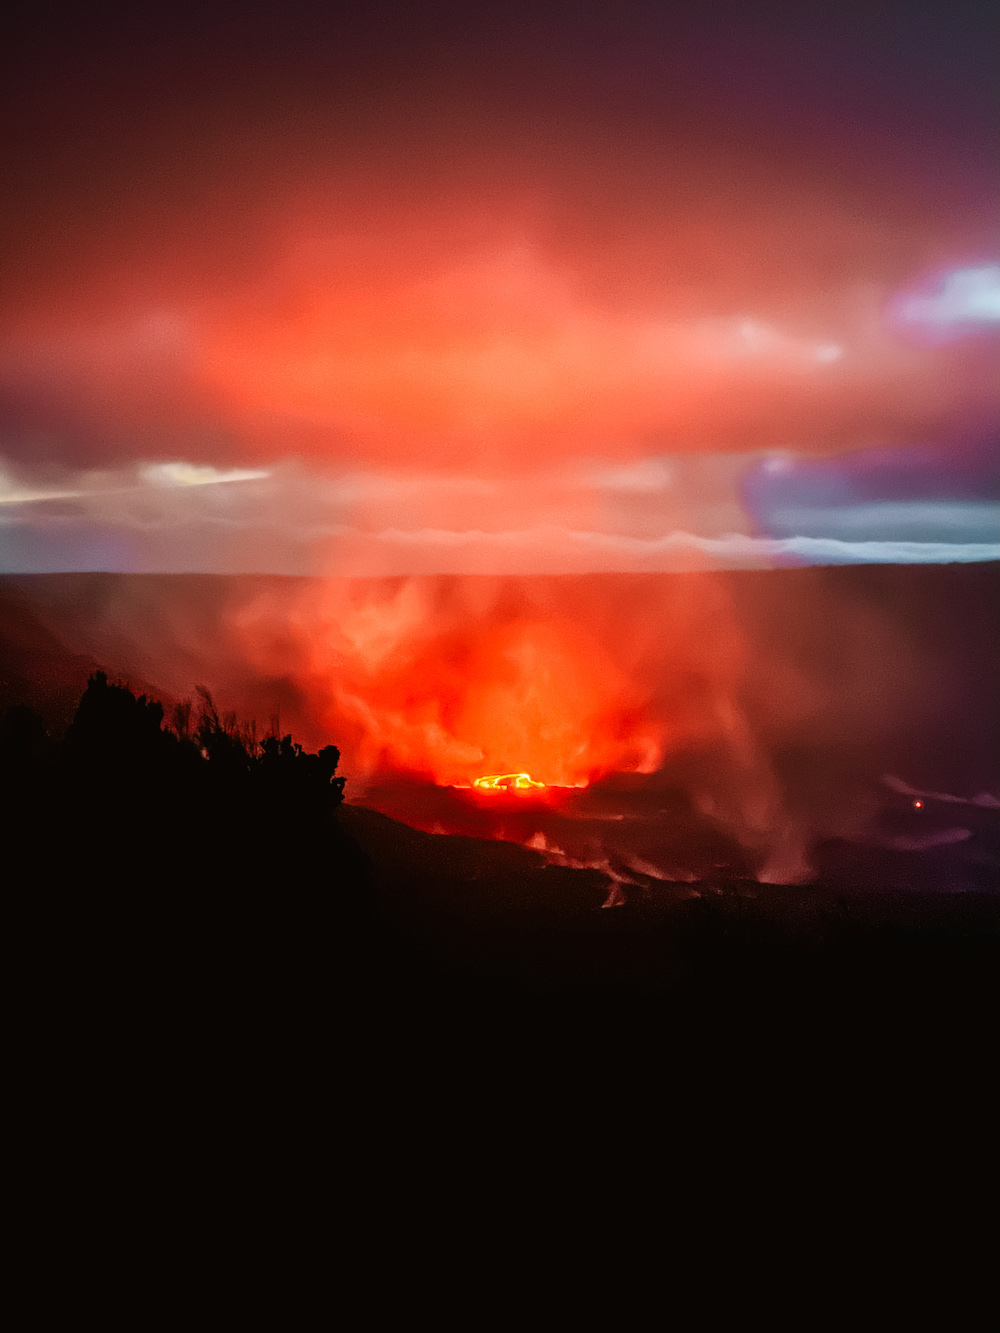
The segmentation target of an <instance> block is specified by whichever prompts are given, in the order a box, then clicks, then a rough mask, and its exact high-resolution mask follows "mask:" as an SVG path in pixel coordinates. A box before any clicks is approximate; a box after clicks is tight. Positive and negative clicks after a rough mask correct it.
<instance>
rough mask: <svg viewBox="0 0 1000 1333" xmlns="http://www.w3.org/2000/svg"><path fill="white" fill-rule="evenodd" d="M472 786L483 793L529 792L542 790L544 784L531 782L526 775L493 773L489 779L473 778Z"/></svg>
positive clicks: (529, 777)
mask: <svg viewBox="0 0 1000 1333" xmlns="http://www.w3.org/2000/svg"><path fill="white" fill-rule="evenodd" d="M472 785H473V786H474V787H479V788H481V789H482V790H483V791H530V790H531V788H532V787H539V788H542V789H544V787H545V783H544V782H533V781H532V779H531V776H530V774H528V773H494V774H492V775H491V776H490V777H484V778H473V780H472Z"/></svg>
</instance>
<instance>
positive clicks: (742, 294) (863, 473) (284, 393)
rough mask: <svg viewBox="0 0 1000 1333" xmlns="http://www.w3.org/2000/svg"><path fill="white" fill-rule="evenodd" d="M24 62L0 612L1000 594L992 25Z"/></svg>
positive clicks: (596, 19)
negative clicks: (405, 578)
mask: <svg viewBox="0 0 1000 1333" xmlns="http://www.w3.org/2000/svg"><path fill="white" fill-rule="evenodd" d="M5 28H6V30H5V32H4V35H3V41H2V42H0V47H2V48H3V56H2V62H3V69H2V70H0V87H2V94H0V96H2V101H3V107H4V115H3V150H2V151H3V181H4V191H3V208H2V216H0V227H2V243H3V252H4V257H5V263H4V264H3V267H2V292H0V572H33V571H38V572H44V571H55V570H111V571H125V572H128V571H132V572H143V571H162V572H175V571H176V572H187V571H191V572H199V571H202V572H226V573H253V572H262V573H268V572H271V573H338V574H383V573H385V574H397V573H441V572H444V573H447V572H490V573H496V572H512V573H537V572H555V573H558V572H587V571H592V570H593V571H602V570H609V571H610V570H623V571H627V570H669V569H674V568H678V567H684V568H687V567H692V566H700V565H706V564H707V565H710V566H713V565H714V566H722V567H729V566H733V565H736V566H742V565H750V566H758V567H768V566H771V565H774V564H781V563H788V562H801V561H806V562H812V563H844V562H852V561H859V560H861V561H901V562H905V561H928V560H929V561H941V560H970V559H997V558H1000V464H998V453H1000V451H998V423H1000V374H998V370H1000V364H998V363H1000V357H998V353H1000V226H998V223H1000V216H998V214H1000V208H998V202H1000V190H998V170H997V166H996V163H997V162H998V161H1000V143H998V138H1000V135H998V124H1000V119H998V114H997V113H998V106H997V96H996V51H997V38H998V35H1000V33H998V21H997V14H996V8H995V6H993V5H988V4H985V3H983V4H980V5H976V4H972V3H968V2H966V0H958V2H957V3H956V2H954V0H953V2H952V3H948V4H945V3H920V2H919V0H910V2H909V3H905V4H904V3H885V4H879V3H871V0H869V3H866V4H860V3H859V4H843V3H840V4H835V5H829V4H828V5H822V4H820V5H806V4H753V5H747V4H721V3H705V4H698V5H693V4H691V5H685V6H671V5H668V4H663V3H657V4H650V3H636V4H631V5H629V4H624V3H618V4H615V5H614V6H610V5H608V6H605V7H604V8H603V11H602V10H600V9H599V10H598V11H597V12H595V13H588V14H583V13H581V12H580V8H579V7H578V6H576V5H574V6H569V5H566V6H564V7H559V6H552V5H545V4H539V3H531V4H523V5H520V4H508V5H500V4H497V5H492V6H478V7H473V6H470V5H458V4H453V5H447V4H431V5H420V6H417V5H412V4H398V5H391V4H378V3H377V4H374V5H369V6H365V7H364V12H363V13H362V14H358V13H356V12H353V11H352V12H350V13H346V12H345V13H344V14H340V13H338V12H337V8H336V6H332V5H329V4H316V5H314V6H310V5H306V4H284V5H280V6H279V5H268V4H256V5H251V4H239V5H235V4H229V5H219V4H214V5H213V4H199V5H191V6H185V5H176V4H175V5H170V6H156V7H155V8H154V7H152V6H148V5H143V4H137V5H129V6H125V5H102V4H93V5H88V6H82V5H74V6H71V7H69V8H66V7H62V8H60V7H58V6H47V7H46V6H38V5H36V6H33V7H32V8H31V9H30V12H27V11H26V12H25V13H24V14H23V15H21V17H20V18H18V17H15V18H14V19H13V20H5Z"/></svg>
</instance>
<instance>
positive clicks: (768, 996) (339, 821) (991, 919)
mask: <svg viewBox="0 0 1000 1333" xmlns="http://www.w3.org/2000/svg"><path fill="white" fill-rule="evenodd" d="M175 721H176V723H177V727H178V729H175V730H170V729H167V728H166V727H165V726H164V724H163V714H162V709H161V707H160V705H159V704H158V703H157V702H156V701H155V700H150V699H147V698H145V697H138V698H137V697H136V696H135V695H134V694H133V693H132V692H131V691H130V690H128V689H126V688H125V687H123V686H119V685H116V684H114V683H113V682H109V681H108V680H107V678H106V677H104V676H101V675H98V676H95V677H94V678H92V679H91V681H90V684H89V686H88V688H87V690H86V692H85V693H84V695H83V698H82V700H81V701H80V704H79V706H78V708H77V710H76V713H75V716H74V718H73V721H72V723H71V725H70V727H69V729H68V731H67V733H66V735H65V737H64V738H62V739H60V738H57V737H52V736H50V735H46V732H45V728H44V727H43V725H42V723H41V720H40V719H39V717H38V716H37V715H36V714H34V713H32V712H31V711H30V710H28V709H26V708H14V709H11V710H8V712H7V713H6V714H5V716H4V719H3V723H2V728H0V769H2V782H3V798H2V799H3V807H2V808H3V812H4V816H5V826H6V837H7V841H8V845H9V846H13V845H16V846H18V847H19V848H20V850H21V851H22V853H23V858H24V859H23V860H22V861H21V863H20V864H21V866H22V868H21V869H20V870H17V871H15V872H13V873H8V877H7V883H6V889H5V898H6V903H7V907H8V913H9V919H10V921H11V925H12V935H11V938H12V939H13V941H14V956H15V959H16V965H15V969H14V975H15V982H16V985H15V993H16V1010H17V1014H18V1020H19V1028H20V1034H21V1041H22V1042H23V1044H24V1047H25V1053H26V1056H27V1058H28V1061H29V1065H30V1064H31V1063H32V1062H34V1067H35V1068H36V1071H42V1072H41V1073H40V1074H39V1076H42V1074H44V1078H50V1077H52V1076H53V1072H52V1071H53V1070H55V1071H57V1072H56V1075H55V1077H56V1078H57V1081H60V1082H61V1086H62V1087H63V1092H62V1094H60V1095H71V1096H72V1097H77V1096H79V1095H80V1094H81V1089H84V1090H85V1089H90V1090H91V1092H90V1093H87V1094H86V1095H88V1096H89V1095H91V1094H92V1093H93V1089H94V1088H98V1087H99V1088H102V1089H104V1090H105V1091H106V1090H107V1089H108V1088H113V1087H116V1086H118V1085H119V1084H123V1085H124V1086H125V1090H124V1091H123V1092H122V1094H121V1095H123V1096H124V1097H125V1098H126V1100H129V1099H131V1098H134V1097H135V1096H137V1095H139V1093H138V1091H137V1090H138V1089H145V1092H144V1093H143V1094H142V1095H144V1096H146V1095H148V1096H152V1095H154V1092H153V1090H154V1089H156V1088H159V1089H160V1092H159V1093H157V1094H156V1095H158V1096H162V1097H165V1098H166V1099H167V1101H168V1102H170V1103H171V1104H172V1103H173V1100H174V1099H177V1098H179V1099H180V1101H181V1102H182V1103H183V1102H185V1101H186V1099H188V1098H190V1097H191V1096H192V1095H194V1096H197V1097H215V1096H221V1097H224V1098H226V1097H230V1096H231V1095H232V1094H233V1090H234V1089H242V1092H241V1093H240V1095H241V1096H247V1097H252V1098H255V1099H259V1100H261V1101H262V1104H263V1103H269V1102H270V1101H271V1100H272V1099H274V1098H275V1097H278V1098H279V1099H280V1097H281V1096H284V1095H285V1094H286V1093H287V1091H288V1089H289V1088H293V1087H294V1088H298V1089H300V1091H301V1088H302V1086H303V1080H305V1082H306V1083H307V1084H308V1085H309V1086H310V1087H311V1088H312V1089H313V1091H315V1090H316V1089H318V1088H320V1087H322V1088H325V1089H328V1092H326V1093H324V1094H323V1095H324V1097H326V1096H332V1097H333V1099H334V1101H336V1102H338V1104H341V1103H344V1102H346V1103H349V1104H350V1106H352V1107H353V1108H354V1109H355V1110H357V1108H359V1107H363V1108H366V1109H365V1111H364V1115H365V1116H370V1117H373V1118H374V1121H375V1122H376V1123H382V1121H381V1119H380V1118H381V1117H385V1116H386V1115H389V1114H390V1113H392V1114H404V1115H409V1114H411V1111H412V1113H413V1114H417V1113H418V1110H419V1107H420V1106H422V1105H424V1104H425V1103H426V1101H427V1098H431V1099H432V1101H434V1103H435V1104H438V1100H439V1099H441V1098H443V1099H444V1100H445V1102H447V1103H449V1104H453V1105H455V1106H458V1107H460V1108H464V1109H462V1110H461V1111H460V1112H459V1111H456V1114H461V1115H462V1116H468V1115H472V1116H473V1118H474V1120H475V1122H476V1123H477V1124H480V1125H482V1124H485V1123H486V1122H488V1121H490V1120H492V1119H494V1118H495V1117H497V1116H500V1117H501V1118H502V1115H503V1114H508V1113H510V1108H511V1099H512V1098H513V1099H515V1101H516V1100H517V1099H518V1098H520V1097H528V1098H530V1099H533V1100H534V1101H537V1099H538V1098H540V1097H558V1098H562V1097H564V1096H572V1097H579V1098H583V1099H584V1108H585V1109H581V1111H580V1114H584V1115H593V1114H597V1113H598V1112H597V1108H598V1107H603V1108H604V1111H602V1112H601V1114H604V1113H605V1112H609V1113H610V1111H611V1109H612V1108H614V1107H617V1108H618V1109H617V1111H615V1112H614V1113H615V1114H619V1113H624V1112H623V1111H622V1108H623V1107H625V1106H631V1107H632V1110H631V1111H629V1112H628V1114H633V1113H634V1112H635V1111H636V1109H637V1108H638V1107H640V1106H642V1107H644V1108H645V1112H647V1113H648V1112H649V1110H650V1106H651V1105H652V1104H658V1102H659V1100H660V1099H662V1098H663V1097H664V1096H667V1097H668V1101H669V1103H670V1105H672V1106H673V1108H674V1110H676V1109H677V1107H678V1105H683V1106H686V1107H690V1106H692V1105H693V1104H694V1103H697V1104H698V1105H699V1106H700V1107H703V1108H707V1107H708V1106H715V1107H716V1109H718V1099H719V1098H720V1097H721V1098H723V1099H724V1101H725V1103H726V1105H727V1106H731V1105H732V1099H734V1098H735V1099H736V1101H737V1102H738V1101H739V1099H740V1098H741V1097H745V1096H747V1095H749V1094H748V1092H747V1089H748V1088H749V1087H750V1086H751V1084H755V1083H756V1081H757V1080H759V1079H761V1078H764V1079H765V1081H766V1084H767V1087H768V1089H769V1093H768V1095H769V1096H777V1095H778V1090H779V1089H785V1094H782V1095H787V1094H789V1092H790V1091H794V1095H795V1096H796V1097H803V1096H807V1095H808V1096H810V1097H811V1096H814V1095H816V1093H815V1090H816V1089H817V1088H826V1089H828V1090H831V1091H832V1090H833V1089H834V1088H839V1090H840V1093H843V1091H844V1088H845V1086H846V1084H847V1083H850V1082H851V1081H854V1080H857V1079H858V1078H861V1079H863V1081H864V1082H865V1083H866V1084H867V1085H871V1086H875V1085H877V1086H879V1087H881V1088H882V1089H883V1091H886V1090H889V1091H892V1092H893V1095H896V1093H900V1095H902V1092H901V1090H905V1091H906V1095H907V1096H911V1095H912V1096H916V1097H926V1096H929V1095H931V1094H932V1093H935V1092H936V1091H940V1088H941V1086H942V1080H944V1081H945V1082H946V1083H947V1086H948V1087H949V1088H950V1089H951V1090H952V1091H953V1092H954V1093H955V1095H961V1096H962V1097H963V1098H965V1099H968V1100H969V1105H970V1106H976V1105H978V1104H979V1103H978V1102H977V1098H978V1097H980V1096H981V1095H985V1088H986V1083H987V1081H988V1078H989V1077H990V1073H989V1071H990V1068H991V1060H990V1055H989V1053H990V1051H991V1049H992V1045H993V1043H994V1039H995V1031H996V1022H997V1019H998V1017H1000V1004H998V1001H1000V989H998V978H1000V912H998V910H997V909H998V905H1000V900H998V898H997V897H996V896H995V895H994V894H992V893H988V892H983V893H964V894H944V895H942V894H924V893H909V894H900V893H879V892H877V891H875V892H873V891H871V889H869V891H868V892H867V893H866V894H864V895H862V896H857V897H850V896H845V895H843V894H836V893H834V892H832V891H830V890H829V889H824V887H823V886H822V885H818V886H802V887H794V886H777V885H776V886H764V885H755V886H749V885H747V884H742V885H741V884H740V883H738V882H732V881H725V880H719V881H714V882H707V881H706V882H703V883H700V884H695V885H691V886H689V896H687V897H686V898H685V899H683V900H682V901H674V902H656V901H653V900H651V899H648V898H646V899H644V898H643V897H642V896H641V895H640V896H638V897H636V898H634V899H633V900H632V901H631V902H629V901H626V902H625V903H624V904H623V905H622V906H620V907H617V908H610V909H607V910H605V909H603V908H602V906H601V904H602V903H603V902H604V901H605V900H606V898H607V893H608V880H607V877H606V876H605V875H604V874H602V873H601V872H600V871H596V870H574V869H570V868H566V867H557V866H549V865H547V864H546V863H545V858H544V857H543V856H542V855H541V854H540V853H538V852H534V851H531V850H530V849H528V848H525V847H521V846H517V845H515V844H510V843H503V842H498V841H495V840H493V841H491V840H483V839H476V838H469V837H454V836H442V835H433V834H427V833H422V832H420V831H419V830H416V829H412V828H409V827H407V826H406V825H403V824H399V823H397V822H395V821H393V820H391V819H389V818H388V817H386V816H384V815H381V814H379V813H378V812H376V811H373V810H367V809H364V808H361V807H346V806H344V805H343V804H342V800H341V798H342V782H341V780H340V779H339V778H337V777H336V767H337V760H338V757H339V756H338V755H337V752H336V751H335V749H334V748H333V747H329V748H327V749H325V750H321V751H320V752H318V753H316V754H309V753H308V752H306V751H304V750H302V749H301V747H298V746H297V745H296V744H295V743H294V742H293V741H292V739H291V737H285V738H278V737H270V738H265V739H264V740H263V741H262V742H257V741H256V740H255V739H254V738H253V736H252V735H251V734H250V733H249V732H247V731H246V730H245V729H244V730H243V731H241V730H240V729H239V727H238V726H236V725H235V724H233V723H232V722H228V721H227V720H225V719H223V718H220V717H219V715H218V713H217V712H216V711H215V708H214V705H213V703H212V700H211V697H210V696H208V697H205V698H203V700H202V709H201V713H200V715H199V716H196V717H190V716H189V717H188V718H187V719H184V718H177V719H175ZM751 888H752V893H751V891H750V890H751ZM664 1079H666V1080H667V1083H666V1084H664ZM261 1080H262V1081H261ZM845 1081H846V1082H845ZM668 1085H669V1089H670V1091H669V1092H665V1087H667V1086H668ZM741 1088H742V1089H743V1091H742V1092H740V1089H741ZM808 1089H813V1091H812V1092H808ZM329 1090H332V1091H329ZM102 1095H103V1093H102ZM116 1095H117V1094H116ZM295 1095H296V1096H297V1095H299V1094H298V1093H296V1094H295ZM636 1099H638V1100H636ZM649 1099H652V1102H650V1100H649ZM410 1103H413V1104H414V1105H415V1106H416V1107H417V1110H413V1107H412V1106H411V1107H410V1109H407V1107H408V1106H409V1104H410ZM501 1107H506V1108H507V1111H506V1112H503V1113H501V1110H500V1109H498V1108H501ZM392 1108H396V1109H395V1111H393V1110H392ZM342 1109H343V1108H342ZM700 1113H701V1112H699V1114H700ZM735 1113H736V1111H735V1109H734V1110H733V1114H735ZM331 1114H332V1112H331Z"/></svg>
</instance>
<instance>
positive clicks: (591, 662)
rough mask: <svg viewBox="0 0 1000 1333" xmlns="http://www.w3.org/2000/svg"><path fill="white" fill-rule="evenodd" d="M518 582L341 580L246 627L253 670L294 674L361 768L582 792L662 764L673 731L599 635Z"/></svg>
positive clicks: (272, 608) (248, 618)
mask: <svg viewBox="0 0 1000 1333" xmlns="http://www.w3.org/2000/svg"><path fill="white" fill-rule="evenodd" d="M514 588H515V581H513V580H463V579H455V580H421V581H418V580H413V579H405V580H404V579H396V580H385V581H381V582H379V581H371V580H366V581H355V582H352V583H347V582H340V581H331V582H330V583H327V584H325V585H323V586H322V587H321V588H320V589H318V590H316V589H314V590H310V591H308V592H307V593H306V594H305V595H304V597H303V599H302V600H301V601H300V602H299V603H298V605H297V606H296V607H295V608H294V609H293V611H292V612H291V614H290V615H289V613H288V608H287V604H286V605H284V606H282V607H278V606H277V605H271V604H270V603H269V602H268V600H267V598H266V597H265V598H262V599H258V600H257V601H256V602H254V603H253V604H252V605H251V606H249V607H247V608H245V609H244V610H243V611H241V612H240V613H239V614H238V616H237V617H236V628H237V632H238V634H239V636H240V639H241V642H242V644H243V646H244V648H245V651H246V652H247V654H248V656H249V657H250V659H251V661H252V662H254V664H255V665H256V666H257V667H258V668H259V669H262V670H265V671H276V670H278V669H279V668H280V669H283V670H286V671H287V670H288V669H289V666H290V665H291V664H294V665H293V666H292V670H293V673H294V677H295V679H296V683H297V684H298V686H299V688H300V689H301V690H302V691H303V693H304V694H305V695H306V696H307V697H308V698H309V700H310V705H311V708H312V709H313V711H314V712H315V713H316V715H317V716H318V717H319V718H320V719H321V720H322V722H323V724H324V725H325V726H326V727H327V728H328V729H329V733H330V734H331V735H336V736H337V737H338V741H339V742H340V743H341V744H342V748H343V749H344V752H345V759H346V760H347V761H348V762H349V763H350V765H351V766H352V768H353V770H354V771H355V772H357V771H362V772H369V773H371V772H375V771H381V772H386V771H394V772H405V773H411V774H419V775H421V776H423V777H430V778H432V779H433V780H434V781H435V782H438V783H450V784H461V785H465V784H468V783H470V782H471V781H472V780H473V779H475V778H477V777H479V776H481V775H483V774H485V773H498V772H510V771H520V772H528V773H530V774H531V776H532V778H533V779H535V780H536V781H540V782H544V783H546V784H549V785H561V786H572V785H577V784H581V783H586V782H588V781H589V780H591V779H592V778H594V777H595V776H598V775H600V774H602V773H606V772H609V771H612V770H618V771H633V772H635V771H642V772H649V771H652V770H653V769H655V768H656V766H657V764H658V763H659V761H660V759H661V757H662V754H663V749H664V744H665V739H666V732H665V728H664V725H663V723H662V721H661V720H658V719H657V718H656V717H655V715H654V714H653V713H652V711H651V710H650V709H649V706H648V702H649V701H648V697H647V692H646V691H645V690H644V689H643V687H642V686H641V684H640V683H639V681H638V680H637V679H636V678H635V677H634V676H632V675H631V674H630V673H629V671H628V670H627V666H626V664H625V662H624V661H622V660H619V661H616V660H614V656H613V654H614V649H613V647H612V646H611V645H609V644H607V643H602V642H601V640H600V638H599V637H598V636H597V635H595V633H594V628H595V627H594V626H593V624H591V625H586V626H584V625H580V624H577V623H574V620H573V618H572V617H571V615H570V614H568V612H569V608H568V607H567V606H565V605H564V606H562V607H561V608H559V609H558V610H553V608H544V607H541V606H537V605H535V606H533V605H532V604H531V599H530V597H525V596H524V595H523V593H518V592H515V591H514Z"/></svg>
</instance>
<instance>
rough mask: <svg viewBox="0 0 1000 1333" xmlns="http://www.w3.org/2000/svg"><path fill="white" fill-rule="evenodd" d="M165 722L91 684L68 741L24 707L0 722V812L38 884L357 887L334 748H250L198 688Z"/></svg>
mask: <svg viewBox="0 0 1000 1333" xmlns="http://www.w3.org/2000/svg"><path fill="white" fill-rule="evenodd" d="M198 694H199V701H198V705H197V707H196V706H195V705H194V703H192V702H188V703H185V704H181V705H178V706H176V707H175V708H174V709H173V714H172V719H171V721H172V725H165V722H164V717H165V712H164V707H163V704H162V703H160V702H159V701H158V700H156V699H152V698H147V696H146V695H144V694H142V695H138V696H136V695H135V694H134V693H133V692H132V690H131V689H129V688H128V686H127V685H125V684H122V683H119V682H114V681H110V680H109V679H108V677H107V675H106V674H105V673H104V672H102V671H98V672H96V673H95V674H94V675H92V676H91V678H90V681H89V683H88V685H87V688H86V690H85V691H84V693H83V696H82V697H81V699H80V701H79V704H78V706H77V709H76V713H75V716H74V717H73V720H72V723H71V724H70V726H69V728H68V729H67V731H66V734H65V736H63V737H61V738H59V737H53V736H51V735H49V734H48V732H47V731H46V728H45V724H44V722H43V720H42V718H41V716H40V715H39V714H38V713H37V712H35V711H34V710H33V709H31V708H29V707H27V706H24V705H15V706H14V707H11V708H9V709H7V711H6V713H5V714H4V715H3V717H2V718H0V801H2V808H3V811H4V813H5V816H6V822H7V823H8V827H10V828H12V829H14V830H16V833H17V836H18V840H19V841H20V843H21V845H22V847H23V849H24V851H25V853H26V855H25V857H24V859H23V862H22V864H23V865H24V866H25V869H24V871H23V872H21V873H22V874H23V875H24V876H26V877H27V878H28V879H30V880H33V881H34V882H36V883H40V884H43V885H45V884H47V885H49V886H52V887H58V888H60V889H61V890H64V891H65V890H72V889H76V890H78V891H79V892H80V893H82V894H87V893H92V892H93V891H94V890H95V889H108V890H114V891H126V892H127V891H129V890H134V891H148V890H149V889H155V888H165V887H170V888H171V889H172V890H175V891H176V890H183V889H184V888H185V887H195V886H197V887H200V888H208V887H211V888H212V889H214V890H215V891H216V892H226V891H228V892H243V893H249V892H251V891H253V890H260V889H266V888H274V887H276V886H277V885H279V884H283V885H284V887H285V888H286V889H287V890H290V891H291V890H296V889H297V890H301V889H303V888H304V887H306V886H308V885H310V884H312V885H313V886H314V887H318V883H319V880H320V879H322V881H323V886H324V888H325V889H330V888H331V887H332V888H336V887H337V886H340V887H344V888H347V887H348V886H351V885H354V886H356V885H357V884H358V883H359V882H360V881H361V880H363V878H364V871H365V867H364V858H363V856H362V855H361V853H360V851H359V849H358V848H357V846H356V844H353V843H352V842H351V840H350V839H348V838H347V837H346V835H344V834H343V833H342V831H341V830H340V829H339V826H338V823H337V819H336V812H337V807H338V806H339V805H340V803H341V802H342V801H343V790H344V778H343V777H338V776H336V770H337V766H338V763H339V761H340V752H339V750H338V749H337V747H336V746H334V745H327V746H324V747H323V748H322V749H321V750H320V751H319V752H318V753H315V754H314V753H309V752H307V751H305V750H304V749H303V747H302V746H301V745H299V744H296V743H295V742H294V741H293V739H292V737H291V735H285V736H277V735H266V736H264V737H263V738H261V739H259V740H258V738H257V734H256V726H255V724H252V723H250V724H247V723H240V722H238V721H237V719H236V717H235V715H233V714H226V715H220V713H219V710H218V709H217V707H216V705H215V703H214V701H213V699H212V696H211V694H210V693H209V691H208V690H207V689H204V688H201V689H199V691H198Z"/></svg>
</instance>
